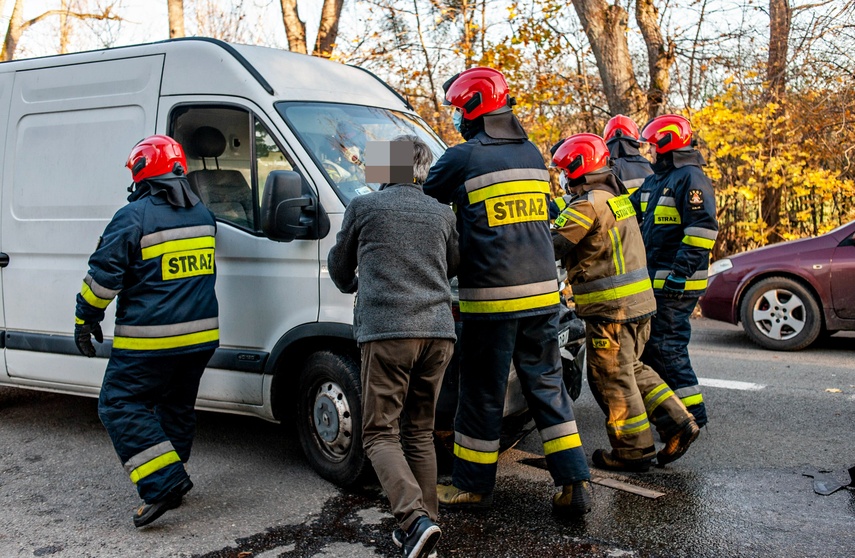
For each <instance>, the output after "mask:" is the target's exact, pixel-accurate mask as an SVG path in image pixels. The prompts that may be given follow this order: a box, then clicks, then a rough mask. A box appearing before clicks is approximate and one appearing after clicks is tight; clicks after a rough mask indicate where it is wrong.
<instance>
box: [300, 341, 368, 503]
mask: <svg viewBox="0 0 855 558" xmlns="http://www.w3.org/2000/svg"><path fill="white" fill-rule="evenodd" d="M359 370H360V369H359V364H358V363H357V362H356V361H355V360H354V359H353V358H351V357H349V356H345V355H340V354H335V353H332V352H329V351H319V352H316V353H312V354H311V355H310V356H309V357H308V358H307V359H306V361H305V363H304V366H303V370H302V373H301V374H300V382H299V391H298V394H299V395H298V402H297V413H298V416H297V433H298V437H299V439H300V445H301V446H302V447H303V453H305V455H306V459H307V460H308V461H309V465H311V467H312V469H314V470H315V471H316V472H317V473H318V474H319V475H320V476H321V477H323V478H325V479H327V480H328V481H330V482H332V483H334V484H336V485H338V486H350V485H353V484H356V483H357V482H358V481H359V480H360V479H361V477H362V475H363V472H364V470H365V469H366V462H367V459H366V457H365V452H364V451H363V449H362V403H361V401H362V386H361V385H360V378H359Z"/></svg>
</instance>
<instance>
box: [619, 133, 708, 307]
mask: <svg viewBox="0 0 855 558" xmlns="http://www.w3.org/2000/svg"><path fill="white" fill-rule="evenodd" d="M703 164H704V160H703V158H702V157H701V154H700V153H699V152H698V151H696V150H694V149H688V150H685V151H684V150H678V151H672V152H669V153H666V154H664V155H660V159H659V160H658V161H657V162H656V163H655V164H654V165H653V171H654V174H652V175H650V176H648V177H647V178H646V179H645V180H644V183H643V184H642V185H641V187H640V188H639V189H638V190H637V191H636V192H635V193H634V194H633V195H632V196H630V200H631V201H632V203H633V206H634V207H635V208H636V211H637V212H638V213H639V217H640V221H641V234H642V237H643V238H644V245H645V246H646V248H647V267H648V271H649V273H650V278H651V280H652V281H653V289H654V291H655V292H656V293H657V294H659V293H660V292H661V289H662V287H663V285H664V284H665V279H666V278H667V277H668V275H669V274H673V275H674V276H676V277H685V278H686V290H685V292H684V296H688V297H699V296H701V295H702V294H704V291H705V290H706V288H707V270H708V269H709V262H710V250H711V249H712V247H713V245H714V244H715V239H716V236H717V235H718V221H717V220H716V216H715V192H714V191H713V187H712V183H711V182H710V180H709V178H707V176H706V175H705V174H704V171H703V170H702V169H701V166H702V165H703Z"/></svg>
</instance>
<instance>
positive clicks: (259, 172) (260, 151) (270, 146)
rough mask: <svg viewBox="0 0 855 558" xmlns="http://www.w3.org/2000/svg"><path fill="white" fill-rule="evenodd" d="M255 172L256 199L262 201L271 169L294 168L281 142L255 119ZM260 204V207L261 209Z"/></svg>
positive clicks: (286, 169)
mask: <svg viewBox="0 0 855 558" xmlns="http://www.w3.org/2000/svg"><path fill="white" fill-rule="evenodd" d="M254 128H255V174H256V183H257V184H258V187H257V191H258V196H256V199H257V200H258V203H259V204H260V203H261V200H262V199H263V197H262V194H263V193H264V185H265V184H266V183H267V176H268V175H269V174H270V173H271V171H275V170H285V171H290V170H294V165H293V163H292V162H291V158H290V157H289V156H288V155H287V154H286V153H285V152H283V151H282V148H280V147H279V144H277V143H276V141H275V140H274V139H273V135H272V134H271V133H270V132H269V131H268V130H267V127H266V126H265V125H264V124H263V123H262V122H260V121H259V120H258V119H257V118H256V119H255V126H254ZM260 207H261V206H260V205H259V209H260Z"/></svg>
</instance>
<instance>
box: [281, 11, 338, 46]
mask: <svg viewBox="0 0 855 558" xmlns="http://www.w3.org/2000/svg"><path fill="white" fill-rule="evenodd" d="M324 1H325V2H326V0H324ZM281 3H282V22H283V23H284V24H285V35H286V36H287V37H288V49H289V50H291V51H292V52H299V53H300V54H308V50H307V48H306V22H304V21H303V20H301V19H300V15H299V14H298V13H297V0H281ZM337 30H338V24H337V23H336V31H337Z"/></svg>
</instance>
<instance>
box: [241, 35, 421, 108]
mask: <svg viewBox="0 0 855 558" xmlns="http://www.w3.org/2000/svg"><path fill="white" fill-rule="evenodd" d="M234 48H235V50H237V51H238V52H239V53H240V54H241V55H243V56H244V58H246V59H247V61H249V63H250V64H252V65H253V66H254V67H255V68H257V69H259V70H260V72H261V74H262V75H263V76H264V78H265V79H266V80H267V81H268V82H269V83H270V85H272V86H273V89H274V94H273V96H272V97H273V98H275V99H276V100H278V101H287V100H298V101H307V100H312V101H325V102H331V103H349V104H358V105H365V106H373V107H384V108H390V109H393V110H401V111H407V112H410V111H409V110H408V109H407V107H406V105H405V104H404V101H403V100H402V99H401V98H400V97H398V96H397V95H395V93H393V92H392V91H391V90H390V89H389V88H388V87H387V86H386V85H385V84H384V83H383V82H381V81H380V80H378V79H377V78H376V77H374V76H373V75H371V74H369V73H367V72H365V71H363V70H360V69H359V68H354V67H351V66H347V65H344V64H340V63H338V62H333V61H330V60H326V59H319V58H318V57H316V56H308V55H305V54H298V53H295V52H288V51H282V50H274V49H270V48H265V47H259V46H249V45H234Z"/></svg>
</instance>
